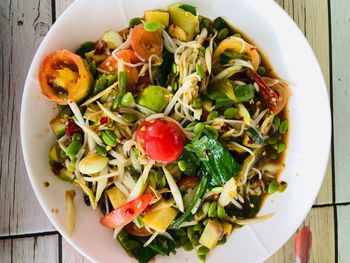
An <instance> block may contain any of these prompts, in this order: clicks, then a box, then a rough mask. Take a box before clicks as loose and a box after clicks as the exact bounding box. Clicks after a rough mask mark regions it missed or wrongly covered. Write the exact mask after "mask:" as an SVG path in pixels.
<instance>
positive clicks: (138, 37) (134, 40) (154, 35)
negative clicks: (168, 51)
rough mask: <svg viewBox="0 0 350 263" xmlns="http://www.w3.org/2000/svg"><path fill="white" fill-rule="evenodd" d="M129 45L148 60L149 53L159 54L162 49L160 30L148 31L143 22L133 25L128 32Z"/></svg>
mask: <svg viewBox="0 0 350 263" xmlns="http://www.w3.org/2000/svg"><path fill="white" fill-rule="evenodd" d="M130 41H131V47H132V49H133V50H134V51H135V53H137V55H138V56H139V57H141V58H143V59H144V60H148V59H149V57H150V56H151V55H153V54H154V55H157V56H160V55H161V54H162V50H163V40H162V32H161V31H160V29H159V30H157V31H154V32H148V31H146V30H145V29H144V27H143V24H139V25H137V26H135V27H134V28H133V29H132V30H131V32H130Z"/></svg>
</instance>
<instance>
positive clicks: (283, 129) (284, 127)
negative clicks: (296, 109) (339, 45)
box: [278, 120, 288, 134]
mask: <svg viewBox="0 0 350 263" xmlns="http://www.w3.org/2000/svg"><path fill="white" fill-rule="evenodd" d="M278 130H279V132H280V134H285V133H286V132H287V130H288V120H284V121H282V123H281V125H280V127H279V129H278Z"/></svg>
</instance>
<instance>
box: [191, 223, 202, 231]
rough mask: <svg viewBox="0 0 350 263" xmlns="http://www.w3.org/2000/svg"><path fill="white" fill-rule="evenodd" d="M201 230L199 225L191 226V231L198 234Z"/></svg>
mask: <svg viewBox="0 0 350 263" xmlns="http://www.w3.org/2000/svg"><path fill="white" fill-rule="evenodd" d="M201 229H202V226H201V225H200V224H197V225H194V226H193V230H194V231H196V232H198V231H199V230H201Z"/></svg>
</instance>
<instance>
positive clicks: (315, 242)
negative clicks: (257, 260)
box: [265, 207, 349, 263]
mask: <svg viewBox="0 0 350 263" xmlns="http://www.w3.org/2000/svg"><path fill="white" fill-rule="evenodd" d="M303 225H307V226H309V227H310V229H311V232H312V247H311V256H310V262H334V260H335V249H334V240H335V237H334V217H333V207H323V208H313V209H312V210H311V211H310V213H309V215H308V216H307V218H306V219H305V222H304V224H303ZM294 236H295V235H293V237H292V238H290V239H289V241H288V242H287V243H286V244H285V245H284V246H283V247H282V248H281V249H280V250H279V251H278V252H277V253H276V254H274V255H273V256H272V257H271V258H269V259H268V260H267V261H265V263H280V262H284V263H289V262H294ZM325 241H326V242H325ZM344 262H345V261H344ZM346 262H349V261H346Z"/></svg>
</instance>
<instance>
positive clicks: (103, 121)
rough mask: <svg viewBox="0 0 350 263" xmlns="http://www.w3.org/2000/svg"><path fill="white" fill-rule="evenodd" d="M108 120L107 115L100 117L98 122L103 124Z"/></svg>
mask: <svg viewBox="0 0 350 263" xmlns="http://www.w3.org/2000/svg"><path fill="white" fill-rule="evenodd" d="M107 122H108V117H107V116H104V117H102V118H101V119H100V124H101V125H103V124H106V123H107Z"/></svg>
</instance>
